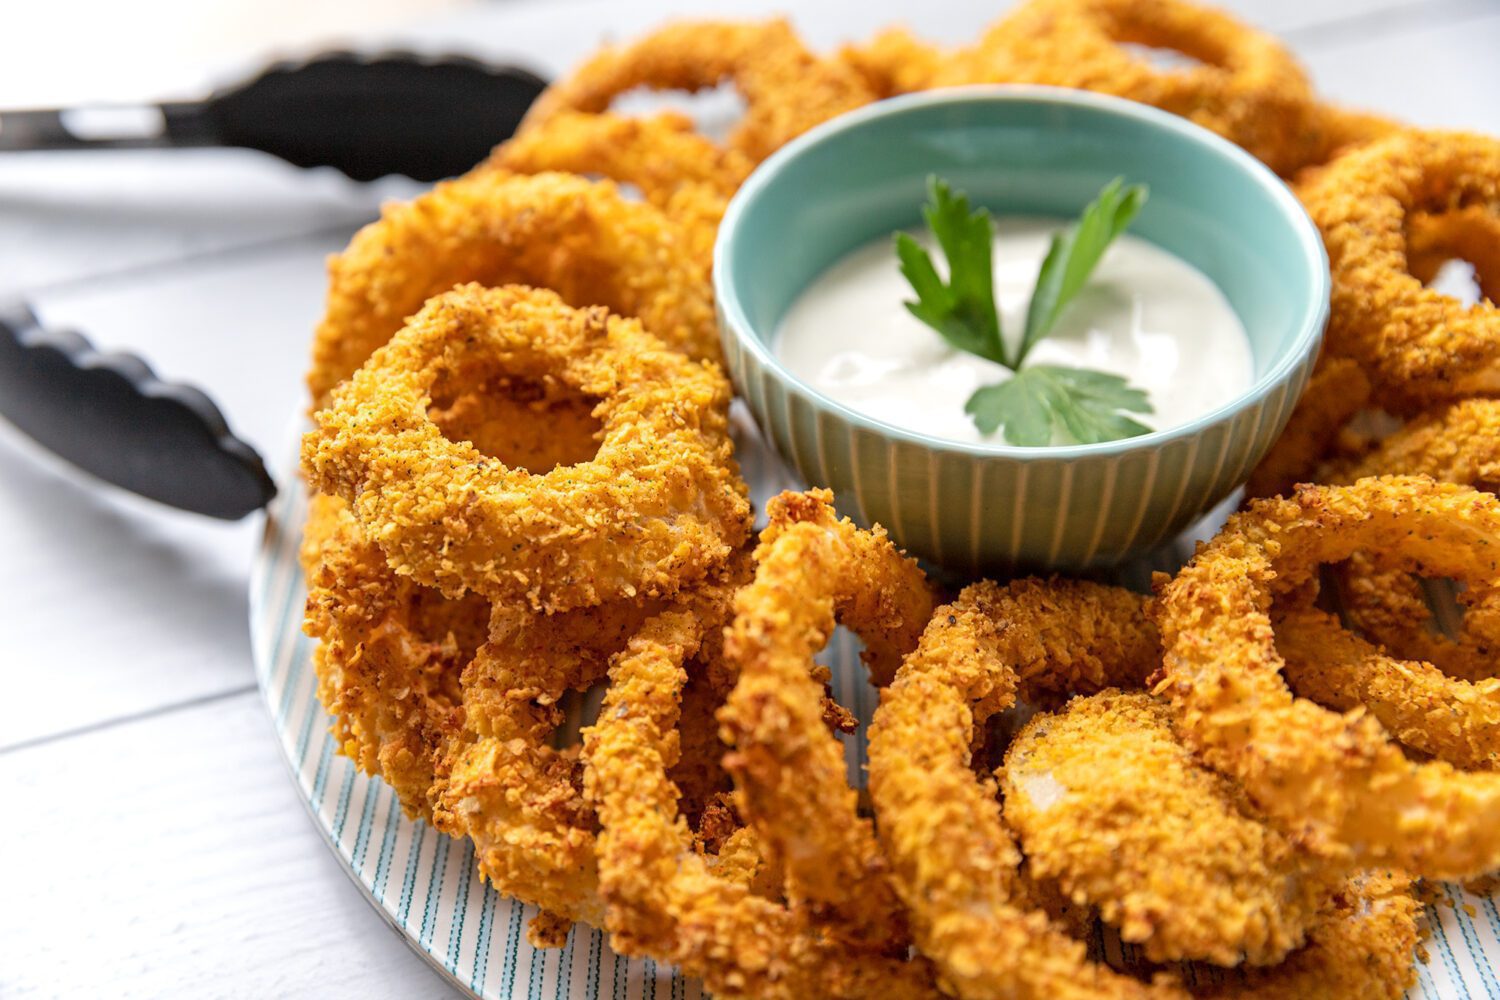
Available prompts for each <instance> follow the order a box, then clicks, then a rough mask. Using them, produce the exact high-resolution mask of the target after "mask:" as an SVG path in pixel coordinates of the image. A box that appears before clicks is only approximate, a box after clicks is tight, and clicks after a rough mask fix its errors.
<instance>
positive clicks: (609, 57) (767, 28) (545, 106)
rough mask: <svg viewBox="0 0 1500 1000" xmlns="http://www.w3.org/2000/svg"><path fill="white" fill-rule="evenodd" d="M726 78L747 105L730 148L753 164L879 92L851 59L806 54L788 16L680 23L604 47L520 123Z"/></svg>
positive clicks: (539, 122)
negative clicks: (645, 90) (646, 90)
mask: <svg viewBox="0 0 1500 1000" xmlns="http://www.w3.org/2000/svg"><path fill="white" fill-rule="evenodd" d="M725 81H732V82H733V83H734V85H735V87H736V88H737V89H738V90H739V92H740V94H741V95H742V96H743V97H744V99H745V105H746V107H745V116H744V118H743V120H741V121H740V123H739V124H738V125H737V126H736V127H735V129H734V131H733V133H732V134H731V135H730V137H729V140H728V146H729V147H730V148H732V149H735V150H738V151H739V152H741V153H743V154H744V155H746V156H748V157H749V158H750V159H751V160H753V161H756V162H759V161H760V160H763V159H765V158H766V157H767V156H769V155H770V154H771V153H773V152H775V151H776V150H777V149H779V148H780V147H781V146H783V145H784V144H786V143H787V142H788V141H790V140H792V139H794V138H796V137H797V136H798V135H801V134H802V133H803V132H805V131H807V130H808V129H810V128H812V127H813V126H814V125H817V124H819V123H820V122H824V121H827V120H828V119H830V118H833V117H834V116H836V115H840V114H843V113H844V112H845V111H850V110H853V109H854V108H857V107H860V106H861V105H864V104H868V103H869V102H870V101H872V100H874V99H875V96H876V95H875V94H874V93H873V92H872V91H871V90H870V88H869V87H868V86H866V84H865V81H864V79H863V78H862V77H861V76H860V74H859V73H857V72H855V70H854V69H853V68H852V67H850V66H848V65H845V64H844V63H842V62H839V61H838V60H833V59H821V58H819V57H817V56H815V55H813V54H812V53H811V52H809V51H808V50H807V48H806V46H804V45H803V44H802V41H801V39H799V38H798V37H797V34H796V32H795V31H793V30H792V26H791V24H790V23H789V22H787V21H786V20H781V19H777V20H766V21H678V22H674V23H672V24H668V25H666V26H665V27H662V28H658V29H657V30H656V31H653V32H651V33H650V34H648V35H645V36H642V37H640V38H637V39H635V40H634V41H632V42H628V43H626V44H623V45H613V46H606V47H604V48H602V49H600V50H599V51H598V52H596V53H595V54H594V55H593V56H591V57H590V58H589V59H588V60H587V61H585V62H584V63H583V64H582V65H581V66H578V67H577V68H575V69H574V70H573V71H572V72H571V73H569V74H568V75H567V76H565V77H564V78H563V79H561V80H559V81H558V82H556V83H554V84H553V85H552V86H550V87H548V88H547V89H546V90H545V91H544V92H543V93H542V95H541V96H540V97H538V98H537V100H536V103H534V104H533V105H532V106H531V109H530V111H528V112H527V114H526V119H525V121H524V122H522V125H521V128H522V131H523V132H525V131H528V130H530V129H534V128H539V127H541V126H543V125H545V124H546V123H547V122H549V121H550V120H551V119H552V118H553V117H555V116H557V115H559V114H561V113H563V112H564V111H567V110H574V111H592V112H600V111H607V110H608V109H609V107H610V105H612V104H613V103H614V100H615V98H616V97H619V96H620V95H621V94H623V93H625V92H626V91H629V90H633V89H635V88H637V87H651V88H653V89H658V90H689V91H697V90H703V89H705V88H709V87H715V86H718V85H719V84H721V83H723V82H725Z"/></svg>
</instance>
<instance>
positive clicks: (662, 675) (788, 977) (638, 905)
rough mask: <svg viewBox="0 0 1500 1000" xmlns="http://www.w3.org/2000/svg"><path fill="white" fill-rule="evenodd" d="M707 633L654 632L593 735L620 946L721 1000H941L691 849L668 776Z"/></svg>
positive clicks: (919, 967)
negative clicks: (693, 661)
mask: <svg viewBox="0 0 1500 1000" xmlns="http://www.w3.org/2000/svg"><path fill="white" fill-rule="evenodd" d="M700 631H701V630H700V629H699V628H698V627H697V626H696V624H695V623H694V621H693V616H692V615H687V614H680V613H669V614H664V615H662V616H660V617H658V618H656V619H654V620H653V621H652V622H651V623H650V624H649V625H648V626H647V628H646V629H644V630H643V631H642V633H641V634H640V635H638V636H636V637H635V638H634V639H632V640H631V643H630V646H629V648H628V649H627V651H626V653H625V654H624V655H622V656H621V657H619V658H618V659H617V660H616V661H615V662H614V663H613V664H612V665H611V667H610V687H609V693H608V695H607V696H606V697H605V701H604V706H603V708H602V709H601V710H600V712H599V718H598V721H597V722H596V723H595V724H594V725H593V726H592V727H591V728H589V729H588V730H586V731H585V734H584V756H585V760H586V761H587V766H588V774H587V779H586V788H587V791H588V794H589V797H590V800H591V801H592V802H593V803H594V805H595V809H596V811H597V813H598V816H599V823H600V827H601V829H600V833H599V884H600V892H601V894H602V896H603V898H604V900H605V902H606V904H607V907H608V910H607V913H606V918H605V926H606V928H607V929H608V930H609V932H610V940H611V944H612V945H613V946H614V947H615V948H616V949H618V950H620V951H621V952H623V953H625V954H649V955H653V956H655V957H656V958H658V959H660V960H662V961H667V962H671V963H673V964H675V965H676V966H678V967H679V968H680V969H681V970H682V971H683V972H685V973H686V974H688V975H693V976H699V977H701V978H702V979H703V980H704V981H705V985H706V986H707V987H708V988H709V990H711V991H712V992H713V994H714V995H715V996H718V997H723V998H725V1000H731V998H740V997H743V998H754V1000H805V998H807V997H824V998H832V1000H839V998H846V1000H854V998H869V1000H877V998H878V1000H909V998H918V997H921V998H935V997H936V995H937V994H936V992H935V990H933V989H932V987H931V985H930V970H929V969H928V967H927V965H926V963H925V962H924V961H922V960H920V959H914V960H910V961H903V960H899V959H897V958H893V957H889V956H885V955H881V954H878V953H876V952H865V951H856V950H851V949H850V948H849V947H848V946H847V944H846V942H845V941H844V940H843V939H841V938H839V937H838V936H836V935H832V934H828V933H826V925H824V924H823V923H821V922H820V921H819V920H818V919H817V917H816V915H815V914H813V913H812V912H810V910H809V908H807V907H801V906H788V905H786V904H783V903H778V902H775V901H773V900H770V899H766V898H763V897H761V896H759V895H756V894H755V892H754V890H753V888H752V886H751V885H749V884H747V882H748V880H747V878H746V877H745V876H744V874H743V872H742V871H741V869H740V867H739V866H738V865H736V864H734V862H733V860H731V862H730V867H729V868H728V870H726V871H724V872H723V873H722V874H721V872H720V870H719V868H720V867H721V866H720V865H715V864H714V863H711V862H710V860H709V859H707V858H705V857H704V856H703V855H701V854H699V853H698V852H697V851H695V850H694V849H693V847H692V838H691V835H690V834H689V832H688V829H687V825H686V824H685V823H684V821H683V820H682V818H681V817H680V815H679V814H678V809H677V795H676V791H675V789H674V788H673V786H672V784H671V781H670V780H669V778H668V776H667V773H668V769H669V768H670V767H671V766H672V763H673V760H674V758H675V757H676V746H675V743H674V740H673V738H672V733H673V729H674V727H675V725H676V723H677V717H678V706H677V701H678V697H679V694H680V692H681V690H682V686H683V682H684V679H685V675H684V673H683V670H682V663H683V661H684V659H686V658H687V657H689V656H691V655H692V653H693V650H694V648H695V646H696V643H697V641H698V636H699V634H700Z"/></svg>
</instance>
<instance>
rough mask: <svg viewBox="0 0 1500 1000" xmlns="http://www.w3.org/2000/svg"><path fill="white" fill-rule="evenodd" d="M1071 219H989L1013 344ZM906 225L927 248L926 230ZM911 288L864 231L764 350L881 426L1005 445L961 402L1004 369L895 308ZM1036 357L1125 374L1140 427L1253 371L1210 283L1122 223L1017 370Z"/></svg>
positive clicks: (1220, 394)
mask: <svg viewBox="0 0 1500 1000" xmlns="http://www.w3.org/2000/svg"><path fill="white" fill-rule="evenodd" d="M1070 221H1071V220H1068V219H1047V218H1031V217H1002V218H998V219H996V220H995V230H996V234H995V239H994V251H993V258H994V273H995V300H996V305H997V306H998V308H999V312H1000V323H1001V330H1002V332H1003V333H1004V336H1005V339H1006V342H1007V343H1008V344H1010V345H1012V348H1014V345H1015V342H1016V340H1017V339H1019V337H1020V335H1021V331H1022V330H1023V329H1024V328H1025V325H1026V308H1027V306H1028V304H1029V303H1030V299H1031V293H1032V289H1033V288H1034V286H1035V284H1036V277H1037V269H1038V268H1039V267H1040V266H1041V263H1042V260H1043V258H1045V257H1046V255H1047V248H1048V246H1049V244H1050V243H1051V240H1052V236H1053V234H1054V233H1057V232H1059V231H1061V230H1062V229H1064V228H1066V227H1067V226H1068V224H1069V222H1070ZM914 235H916V236H917V239H918V241H919V242H921V243H922V244H923V245H924V246H925V247H927V248H928V249H929V251H930V252H931V251H932V247H933V245H934V242H935V241H934V240H933V239H932V236H931V234H930V233H920V234H914ZM934 256H935V258H936V259H941V258H940V257H938V255H936V254H934ZM913 297H914V296H913V293H912V289H911V286H910V285H909V284H908V283H907V281H906V279H905V278H904V277H902V275H901V270H900V263H899V261H898V260H897V258H896V252H895V250H894V248H893V246H892V240H891V238H890V237H884V238H882V239H879V240H876V241H874V242H872V243H870V244H868V245H867V246H863V247H860V248H859V249H858V250H855V251H854V252H853V253H850V254H849V255H848V256H846V257H844V258H843V259H842V260H840V261H838V262H837V263H835V264H834V265H833V266H832V267H830V268H828V269H827V270H826V271H824V272H823V273H822V274H820V275H819V276H818V277H817V278H816V279H815V280H814V281H813V282H812V284H811V285H809V286H808V287H807V288H805V289H804V290H803V291H802V293H801V294H800V295H799V296H798V297H797V300H796V301H795V302H793V303H792V307H791V309H790V310H788V311H787V314H786V316H785V317H784V318H783V319H782V321H781V325H780V327H779V328H778V329H777V333H776V339H775V345H774V346H775V350H776V353H777V355H778V356H779V357H780V358H781V360H782V361H783V362H784V363H785V364H786V366H787V368H788V369H789V370H790V371H791V372H792V374H794V375H796V376H797V377H798V378H800V379H802V381H804V382H806V383H807V384H808V385H810V386H812V387H813V388H814V389H817V390H818V391H819V392H821V393H823V394H824V395H826V396H829V397H831V398H832V399H835V400H837V401H838V402H840V403H843V404H844V405H845V406H847V407H849V408H850V409H853V410H858V411H859V412H861V413H864V414H867V415H869V416H871V417H874V418H875V419H877V420H880V421H883V422H884V423H888V424H893V425H895V426H897V427H901V428H904V429H906V430H910V431H916V432H919V433H923V434H929V435H932V436H933V437H940V438H947V439H949V440H953V441H963V442H981V443H988V444H1003V443H1004V438H1003V436H1002V435H1003V431H1004V428H1001V429H1000V430H997V431H996V432H995V433H993V434H988V435H985V434H981V433H980V431H979V428H977V427H975V426H974V422H973V419H972V418H971V417H970V416H969V415H968V414H966V413H965V412H964V403H965V402H967V400H968V398H969V397H970V396H971V395H972V394H973V393H974V391H975V390H976V389H979V388H981V387H983V386H986V385H993V384H994V383H997V382H1002V381H1004V380H1005V379H1007V378H1009V377H1010V376H1011V372H1010V369H1008V368H1006V367H1005V366H1004V365H999V364H996V363H995V362H993V361H989V360H987V359H985V358H981V357H978V356H977V355H974V354H969V353H967V352H965V351H960V350H957V349H955V348H953V347H950V346H949V345H948V344H947V343H946V342H945V341H944V340H943V338H942V337H941V336H939V335H938V334H937V333H936V332H935V331H934V330H933V329H932V328H931V327H929V326H927V325H925V324H924V323H922V322H921V321H920V320H918V319H917V318H916V317H915V316H912V315H911V314H910V313H908V312H907V311H906V308H905V306H903V305H902V303H903V302H905V301H907V300H909V299H912V298H913ZM1036 364H1051V365H1065V366H1067V367H1071V368H1088V369H1093V370H1096V371H1103V372H1109V373H1111V374H1115V375H1121V376H1124V377H1125V378H1126V379H1127V380H1128V381H1129V382H1130V384H1131V385H1132V386H1134V387H1136V388H1138V389H1143V390H1145V392H1146V393H1147V395H1148V396H1149V397H1150V400H1151V405H1152V408H1153V410H1154V412H1152V413H1147V414H1132V416H1135V417H1136V418H1137V419H1138V420H1140V422H1141V423H1143V424H1145V425H1147V426H1148V427H1150V428H1151V429H1152V430H1167V429H1168V428H1171V427H1176V426H1178V425H1180V424H1184V423H1187V422H1189V421H1191V420H1193V419H1194V418H1196V417H1199V416H1202V415H1203V414H1205V413H1207V412H1209V411H1210V410H1214V409H1217V408H1218V407H1220V406H1223V405H1224V404H1225V403H1227V402H1229V401H1230V400H1231V399H1233V398H1234V397H1235V396H1237V395H1238V394H1239V393H1241V392H1243V391H1244V390H1245V389H1247V388H1249V386H1250V384H1251V382H1252V381H1253V379H1254V371H1255V367H1254V361H1253V359H1252V358H1251V355H1250V342H1249V338H1248V337H1247V336H1246V334H1245V327H1244V325H1243V324H1242V323H1241V322H1240V319H1239V317H1238V316H1236V315H1235V313H1234V310H1233V309H1232V308H1230V305H1229V303H1228V301H1226V300H1225V298H1224V294H1223V293H1222V292H1220V291H1219V288H1218V286H1217V285H1215V284H1214V283H1213V282H1212V281H1210V280H1209V279H1208V278H1207V277H1205V276H1204V275H1203V273H1202V272H1200V271H1199V270H1198V269H1197V268H1195V267H1193V266H1192V265H1191V264H1188V263H1187V262H1186V261H1183V260H1181V259H1179V258H1177V257H1174V256H1173V255H1172V254H1170V253H1168V252H1166V251H1165V250H1163V249H1161V248H1160V247H1158V246H1156V245H1155V244H1154V243H1150V242H1147V241H1146V240H1143V239H1140V238H1139V237H1135V236H1131V235H1130V234H1129V233H1125V234H1122V235H1120V236H1119V237H1117V238H1116V239H1115V241H1114V242H1113V243H1111V244H1110V246H1109V249H1108V250H1106V251H1105V254H1104V257H1103V259H1102V260H1100V262H1099V266H1098V267H1097V268H1096V269H1095V270H1094V273H1093V275H1092V276H1091V277H1090V278H1089V281H1088V284H1087V285H1086V286H1085V287H1084V288H1083V290H1082V291H1080V292H1079V293H1078V296H1077V297H1076V298H1075V299H1073V301H1072V302H1071V303H1070V304H1069V305H1068V306H1067V308H1066V309H1064V310H1063V313H1062V315H1061V317H1060V318H1059V319H1058V322H1057V325H1056V326H1054V327H1053V328H1052V332H1051V333H1050V334H1048V336H1047V337H1045V338H1044V339H1043V340H1041V341H1040V342H1039V343H1038V344H1037V345H1036V346H1035V347H1034V348H1033V349H1032V351H1031V353H1030V354H1028V355H1027V357H1026V362H1025V365H1023V368H1026V367H1030V366H1032V365H1036ZM1056 443H1059V444H1066V443H1071V442H1070V441H1066V440H1063V441H1058V442H1056Z"/></svg>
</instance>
